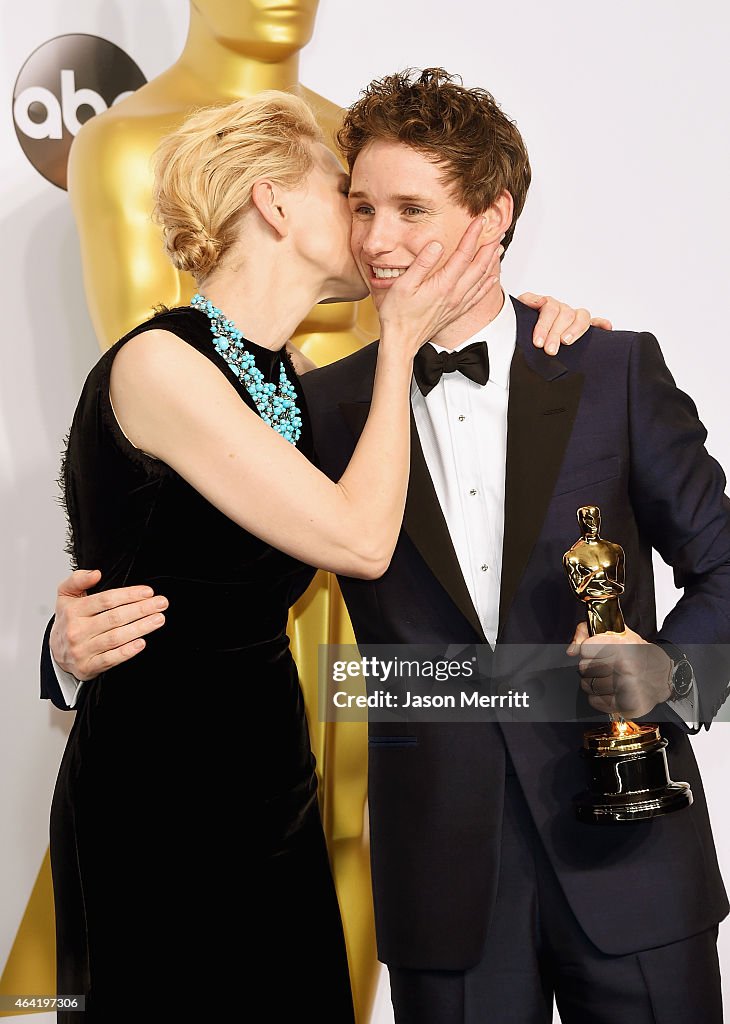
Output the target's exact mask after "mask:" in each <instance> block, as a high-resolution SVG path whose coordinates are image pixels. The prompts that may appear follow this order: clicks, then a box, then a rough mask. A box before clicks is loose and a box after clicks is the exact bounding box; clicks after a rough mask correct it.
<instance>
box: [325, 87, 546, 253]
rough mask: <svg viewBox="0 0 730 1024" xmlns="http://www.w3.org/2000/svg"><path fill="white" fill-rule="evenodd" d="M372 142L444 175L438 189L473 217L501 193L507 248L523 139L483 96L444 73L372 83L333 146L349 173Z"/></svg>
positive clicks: (524, 181)
mask: <svg viewBox="0 0 730 1024" xmlns="http://www.w3.org/2000/svg"><path fill="white" fill-rule="evenodd" d="M377 140H384V141H387V142H402V143H404V145H406V146H410V147H411V148H412V149H415V150H417V151H418V152H420V153H424V154H425V155H426V156H429V157H430V158H431V159H433V160H435V161H436V162H437V163H438V164H440V165H442V166H443V168H444V178H443V181H444V183H446V184H448V185H450V186H452V188H453V192H454V195H455V198H456V201H457V202H458V203H459V204H460V205H461V206H464V207H465V208H466V209H467V210H468V211H469V213H470V214H471V215H472V216H473V217H476V216H477V214H480V213H483V212H484V211H485V210H487V209H488V208H489V207H490V206H492V204H493V203H494V202H495V201H496V199H497V197H498V196H499V195H500V194H501V193H502V192H503V191H507V192H509V193H510V195H511V196H512V199H513V202H514V215H513V217H512V224H511V225H510V227H509V230H508V231H507V233H506V235H505V237H504V240H503V241H502V245H503V246H504V248H505V250H506V249H507V246H508V245H509V243H510V242H511V241H512V236H513V234H514V230H515V224H516V223H517V218H518V217H519V215H520V214H521V213H522V208H523V207H524V205H525V199H526V198H527V190H528V188H529V187H530V178H531V176H532V172H531V171H530V161H529V158H528V156H527V150H526V149H525V144H524V142H523V141H522V136H521V135H520V133H519V131H518V130H517V126H516V125H515V123H514V122H513V121H510V119H509V118H508V117H507V116H506V114H504V113H502V111H501V110H500V108H499V106H498V105H497V103H496V101H495V99H494V97H493V96H492V95H491V93H488V92H487V91H486V90H485V89H465V88H464V86H463V85H462V84H461V79H460V78H459V77H458V76H456V75H450V74H449V73H448V72H446V71H444V69H443V68H425V69H424V70H419V69H414V68H406V70H405V71H399V72H397V73H396V74H394V75H387V76H386V77H385V78H376V79H375V80H374V81H372V82H371V83H370V85H368V86H367V88H365V89H363V91H362V93H361V95H360V99H359V100H357V101H356V102H355V103H353V105H352V106H351V107H350V108H349V109H348V110H347V112H346V113H345V117H344V120H343V122H342V127H341V128H340V129H339V131H338V132H337V143H338V145H339V147H340V149H341V150H342V153H343V156H344V157H345V159H346V160H347V163H348V165H349V168H350V170H351V171H352V168H353V167H354V165H355V161H356V160H357V158H358V156H359V154H360V153H361V152H362V151H363V149H364V148H365V147H366V146H367V145H368V144H369V143H370V142H375V141H377Z"/></svg>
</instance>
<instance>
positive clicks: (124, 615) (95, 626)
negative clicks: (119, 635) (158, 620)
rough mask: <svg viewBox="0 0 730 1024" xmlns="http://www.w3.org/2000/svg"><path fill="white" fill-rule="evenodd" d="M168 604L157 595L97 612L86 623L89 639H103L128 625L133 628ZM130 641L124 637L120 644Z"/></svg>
mask: <svg viewBox="0 0 730 1024" xmlns="http://www.w3.org/2000/svg"><path fill="white" fill-rule="evenodd" d="M168 604H169V602H168V600H167V598H166V597H164V596H162V595H158V596H156V597H150V598H148V599H147V600H145V601H133V602H130V603H129V604H122V605H115V606H114V607H113V608H110V609H108V610H107V611H103V612H99V614H98V615H93V616H91V617H90V618H89V620H88V622H87V626H88V628H89V633H88V636H89V639H92V638H94V637H104V636H106V635H107V634H108V633H109V632H110V631H111V630H117V629H121V628H123V627H125V626H129V625H130V624H131V625H132V626H134V625H135V624H136V623H137V622H140V621H141V620H143V619H145V618H146V617H147V616H151V615H157V614H159V613H160V612H164V611H165V609H166V608H167V607H168ZM133 635H134V634H133ZM137 635H141V634H137ZM131 639H132V636H126V637H125V638H124V640H122V641H121V642H122V643H126V642H127V641H128V640H131ZM106 646H107V647H109V646H111V644H109V643H107V644H106ZM114 646H115V647H116V646H118V644H114ZM98 650H101V648H98ZM94 653H96V651H95V652H94Z"/></svg>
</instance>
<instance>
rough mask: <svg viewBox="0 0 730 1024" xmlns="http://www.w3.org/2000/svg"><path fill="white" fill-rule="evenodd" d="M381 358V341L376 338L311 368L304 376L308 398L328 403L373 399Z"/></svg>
mask: <svg viewBox="0 0 730 1024" xmlns="http://www.w3.org/2000/svg"><path fill="white" fill-rule="evenodd" d="M377 359H378V342H377V341H373V342H371V344H369V345H366V346H365V347H364V348H361V349H358V350H357V352H353V353H352V354H351V355H349V356H345V357H344V358H342V359H337V360H335V362H333V363H328V364H327V365H326V366H319V367H317V369H316V370H310V371H309V372H308V373H305V374H304V376H303V377H302V378H301V380H302V387H303V388H304V391H305V394H306V396H307V399H308V400H309V401H310V402H311V401H319V402H329V403H330V404H333V405H336V404H338V403H339V402H366V401H369V400H370V396H371V395H372V390H373V379H374V376H375V364H376V363H377Z"/></svg>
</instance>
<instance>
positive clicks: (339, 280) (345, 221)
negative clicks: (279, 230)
mask: <svg viewBox="0 0 730 1024" xmlns="http://www.w3.org/2000/svg"><path fill="white" fill-rule="evenodd" d="M312 150H313V156H314V166H313V167H312V170H311V171H310V172H309V174H308V175H307V177H306V178H305V180H304V182H303V183H302V185H301V186H300V188H298V189H296V190H293V191H292V192H291V193H289V210H290V216H291V232H292V239H293V241H294V244H295V246H296V251H297V253H298V255H299V256H300V257H301V258H302V259H303V260H304V261H305V262H306V264H307V265H308V267H309V268H310V269H311V270H313V271H314V273H315V275H321V277H322V290H323V298H328V299H339V300H355V299H363V298H365V297H366V296H367V295H368V289H367V285H366V284H365V282H364V281H363V278H362V276H361V274H360V272H359V270H358V268H357V264H356V263H355V260H354V258H353V255H352V250H351V248H350V228H351V225H352V215H351V213H350V206H349V203H348V198H347V196H348V191H349V183H350V179H349V177H348V175H347V173H346V172H345V171H344V169H343V167H342V165H341V164H340V162H339V161H338V160H337V158H336V157H335V156H334V155H333V154H332V153H331V152H330V150H329V149H327V147H326V146H324V145H322V143H315V144H314V145H313V147H312Z"/></svg>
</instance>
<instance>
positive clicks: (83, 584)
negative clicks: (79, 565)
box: [56, 569, 101, 597]
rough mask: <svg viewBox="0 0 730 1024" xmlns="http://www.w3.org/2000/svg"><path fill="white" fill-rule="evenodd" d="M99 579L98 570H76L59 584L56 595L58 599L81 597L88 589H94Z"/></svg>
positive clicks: (99, 573)
mask: <svg viewBox="0 0 730 1024" xmlns="http://www.w3.org/2000/svg"><path fill="white" fill-rule="evenodd" d="M100 579H101V572H100V571H99V569H76V570H74V572H72V573H71V575H70V576H67V577H66V579H65V580H64V581H63V583H61V584H59V587H58V590H57V591H56V593H57V594H58V596H59V597H83V596H84V595H85V594H86V591H87V590H88V589H89V588H90V587H95V586H96V584H97V583H98V582H99V580H100Z"/></svg>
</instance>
